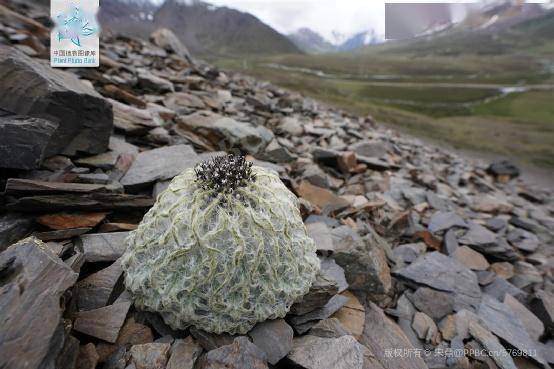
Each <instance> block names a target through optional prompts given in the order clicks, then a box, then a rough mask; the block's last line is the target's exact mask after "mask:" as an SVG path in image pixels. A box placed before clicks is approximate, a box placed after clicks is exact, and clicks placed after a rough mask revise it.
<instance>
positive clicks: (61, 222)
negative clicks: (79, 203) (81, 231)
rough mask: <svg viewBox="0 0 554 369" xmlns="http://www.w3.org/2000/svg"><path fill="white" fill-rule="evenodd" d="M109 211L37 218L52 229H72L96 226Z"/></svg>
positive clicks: (49, 215)
mask: <svg viewBox="0 0 554 369" xmlns="http://www.w3.org/2000/svg"><path fill="white" fill-rule="evenodd" d="M106 215H108V213H58V214H48V215H42V216H40V217H38V218H37V219H36V221H37V223H40V224H42V225H45V226H47V227H48V228H51V229H58V230H59V229H72V228H85V227H91V228H92V227H95V226H96V225H97V224H98V223H100V222H101V221H103V220H104V219H105V218H106Z"/></svg>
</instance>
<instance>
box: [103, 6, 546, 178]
mask: <svg viewBox="0 0 554 369" xmlns="http://www.w3.org/2000/svg"><path fill="white" fill-rule="evenodd" d="M337 7H339V8H337ZM335 15H336V16H335ZM416 15H417V14H416ZM427 17H428V18H429V14H428V12H427ZM405 18H406V23H405V24H409V22H410V19H415V18H417V16H414V13H411V14H406V15H405ZM100 21H101V23H102V25H103V27H104V31H105V32H116V33H123V34H127V35H129V36H133V37H137V36H138V37H145V38H147V37H148V35H149V34H150V33H151V32H152V31H153V30H155V29H157V28H159V27H167V28H170V29H172V30H173V31H174V32H175V33H176V35H177V36H178V37H179V38H180V39H181V40H182V41H183V43H184V44H185V45H186V46H187V47H188V48H189V50H190V52H191V53H192V54H193V55H194V56H196V57H200V58H203V59H205V60H207V61H209V62H211V63H213V64H215V65H217V66H219V67H221V68H224V69H228V70H234V71H240V72H243V73H246V74H250V75H252V76H254V77H257V78H260V79H264V80H268V81H271V82H273V83H275V84H277V85H279V86H283V87H286V88H289V89H292V90H296V91H299V92H301V93H304V94H305V95H307V96H310V97H314V98H317V99H318V100H320V101H322V102H325V103H328V104H330V105H332V106H336V107H338V108H341V109H344V110H346V111H349V112H352V113H355V114H360V115H366V114H369V115H371V116H372V117H373V118H374V119H375V120H377V121H378V122H379V123H380V124H384V125H389V126H391V127H394V128H396V129H399V130H401V131H406V132H408V133H410V134H413V135H415V136H417V137H420V138H422V139H428V140H431V141H433V142H438V143H440V144H446V145H449V146H452V147H454V148H456V149H460V150H462V151H469V152H471V153H473V154H476V155H485V156H487V155H490V156H491V157H496V156H502V157H508V158H511V159H513V160H516V161H518V162H520V163H522V164H524V165H529V166H530V167H537V168H543V170H546V171H548V172H551V169H552V168H554V90H553V87H554V9H553V7H552V2H550V3H546V4H532V3H522V2H515V1H488V2H479V3H476V4H457V5H453V6H452V8H451V9H450V11H448V9H447V10H446V12H445V11H444V9H443V11H442V14H437V15H436V17H435V20H434V21H433V18H432V17H431V18H430V20H429V19H428V23H430V26H429V27H427V28H421V25H419V26H420V28H419V29H415V28H414V29H413V30H412V31H413V32H412V33H413V36H412V37H407V38H404V39H401V40H385V34H384V31H385V29H384V26H385V4H384V3H383V2H359V1H351V2H348V1H347V2H344V3H343V2H341V3H340V4H337V3H334V2H329V1H322V2H311V1H300V2H265V1H241V0H227V1H226V0H215V1H214V2H213V3H211V2H209V1H208V2H203V1H195V0H186V1H184V0H166V1H154V2H151V1H141V0H102V1H101V12H100ZM348 32H350V33H348Z"/></svg>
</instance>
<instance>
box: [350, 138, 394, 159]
mask: <svg viewBox="0 0 554 369" xmlns="http://www.w3.org/2000/svg"><path fill="white" fill-rule="evenodd" d="M388 149H389V148H388V146H387V145H385V143H383V142H381V141H377V140H372V141H359V142H357V143H355V144H353V145H351V146H350V150H352V151H354V152H355V153H356V155H360V156H366V157H369V158H381V157H383V156H385V154H386V153H387V151H388Z"/></svg>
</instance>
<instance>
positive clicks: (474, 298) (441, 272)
mask: <svg viewBox="0 0 554 369" xmlns="http://www.w3.org/2000/svg"><path fill="white" fill-rule="evenodd" d="M395 274H396V275H397V276H399V277H400V278H402V279H405V280H408V281H411V282H414V283H416V284H422V285H425V286H428V287H431V288H434V289H437V290H439V291H445V292H451V293H453V294H454V308H455V310H460V309H462V308H467V309H469V310H475V308H476V307H477V306H478V305H479V302H480V300H481V289H480V288H479V283H478V281H477V276H476V275H475V273H474V272H472V271H471V270H469V269H468V268H467V267H465V266H464V265H462V264H461V263H459V262H458V261H456V260H454V259H453V258H451V257H448V256H446V255H444V254H441V253H439V252H431V253H428V254H425V255H423V256H420V257H419V258H417V259H416V261H414V262H413V263H412V264H410V265H409V266H407V267H404V268H402V269H400V270H398V271H396V272H395Z"/></svg>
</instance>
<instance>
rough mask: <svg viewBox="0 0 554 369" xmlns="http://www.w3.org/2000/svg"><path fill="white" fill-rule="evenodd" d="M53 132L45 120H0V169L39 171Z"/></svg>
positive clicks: (14, 116) (53, 126)
mask: <svg viewBox="0 0 554 369" xmlns="http://www.w3.org/2000/svg"><path fill="white" fill-rule="evenodd" d="M56 128H58V124H57V123H54V122H51V121H49V120H45V119H39V118H32V117H26V116H21V115H10V116H4V117H3V116H0V168H10V169H26V170H29V169H35V168H38V167H39V166H40V164H41V163H42V160H43V159H44V154H45V151H46V147H47V146H48V144H49V142H50V140H51V139H52V136H53V135H54V132H55V130H56Z"/></svg>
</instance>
